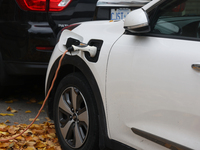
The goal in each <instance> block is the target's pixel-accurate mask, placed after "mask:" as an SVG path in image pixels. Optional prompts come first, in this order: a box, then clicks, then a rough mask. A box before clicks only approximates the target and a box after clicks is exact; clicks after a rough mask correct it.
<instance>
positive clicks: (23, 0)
mask: <svg viewBox="0 0 200 150" xmlns="http://www.w3.org/2000/svg"><path fill="white" fill-rule="evenodd" d="M16 1H17V3H18V5H19V6H20V7H21V9H23V10H29V11H62V10H63V9H65V8H66V7H67V6H68V5H69V4H70V3H71V1H72V0H49V10H47V9H46V8H47V0H16Z"/></svg>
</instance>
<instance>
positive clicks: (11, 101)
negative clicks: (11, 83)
mask: <svg viewBox="0 0 200 150" xmlns="http://www.w3.org/2000/svg"><path fill="white" fill-rule="evenodd" d="M5 103H13V100H10V101H5Z"/></svg>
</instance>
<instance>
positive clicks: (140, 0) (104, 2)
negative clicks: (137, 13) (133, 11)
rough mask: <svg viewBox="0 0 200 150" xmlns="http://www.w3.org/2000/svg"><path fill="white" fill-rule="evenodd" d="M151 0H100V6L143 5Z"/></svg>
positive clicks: (98, 4)
mask: <svg viewBox="0 0 200 150" xmlns="http://www.w3.org/2000/svg"><path fill="white" fill-rule="evenodd" d="M150 1H151V0H98V2H97V6H99V7H108V6H109V7H141V6H143V5H145V4H147V3H148V2H150Z"/></svg>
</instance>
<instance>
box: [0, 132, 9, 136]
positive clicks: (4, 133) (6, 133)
mask: <svg viewBox="0 0 200 150" xmlns="http://www.w3.org/2000/svg"><path fill="white" fill-rule="evenodd" d="M0 134H3V135H9V133H8V132H2V131H0Z"/></svg>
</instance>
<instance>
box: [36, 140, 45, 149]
mask: <svg viewBox="0 0 200 150" xmlns="http://www.w3.org/2000/svg"><path fill="white" fill-rule="evenodd" d="M43 147H46V142H41V141H40V142H37V143H36V145H35V148H43Z"/></svg>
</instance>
